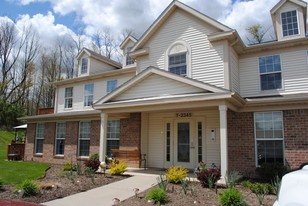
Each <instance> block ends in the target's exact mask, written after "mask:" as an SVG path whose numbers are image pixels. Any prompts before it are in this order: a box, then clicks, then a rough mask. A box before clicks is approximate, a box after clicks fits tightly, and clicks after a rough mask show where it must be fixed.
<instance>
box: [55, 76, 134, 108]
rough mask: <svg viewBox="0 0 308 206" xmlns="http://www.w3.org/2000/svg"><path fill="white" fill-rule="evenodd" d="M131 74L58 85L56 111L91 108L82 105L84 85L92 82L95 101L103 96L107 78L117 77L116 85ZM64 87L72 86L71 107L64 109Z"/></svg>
mask: <svg viewBox="0 0 308 206" xmlns="http://www.w3.org/2000/svg"><path fill="white" fill-rule="evenodd" d="M132 76H133V75H121V76H115V77H109V78H106V79H101V80H95V81H88V82H84V83H76V84H69V85H66V86H60V87H58V88H57V89H58V98H57V101H58V102H57V113H60V112H71V111H81V110H85V109H89V110H92V107H84V106H83V105H84V85H85V84H90V83H94V97H93V98H94V100H93V102H96V101H97V100H99V99H100V98H102V97H103V96H105V95H106V94H107V93H106V88H107V80H109V79H117V80H118V87H119V86H120V85H121V84H123V83H124V82H126V81H128V80H129V79H130V78H132ZM66 87H73V108H72V109H65V108H64V102H65V101H64V92H65V88H66Z"/></svg>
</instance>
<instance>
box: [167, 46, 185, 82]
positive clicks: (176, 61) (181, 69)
mask: <svg viewBox="0 0 308 206" xmlns="http://www.w3.org/2000/svg"><path fill="white" fill-rule="evenodd" d="M189 54H190V52H189V47H188V46H187V45H186V43H183V42H176V43H174V44H173V45H171V47H170V48H169V49H168V71H170V72H171V73H174V74H178V75H181V76H190V71H189V69H190V66H189V63H190V55H189Z"/></svg>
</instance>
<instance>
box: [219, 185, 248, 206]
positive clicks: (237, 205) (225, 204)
mask: <svg viewBox="0 0 308 206" xmlns="http://www.w3.org/2000/svg"><path fill="white" fill-rule="evenodd" d="M219 203H220V205H222V206H245V205H247V204H246V202H245V201H244V198H243V195H242V194H241V192H240V191H238V190H237V189H235V188H231V189H227V190H225V191H223V192H222V193H220V195H219Z"/></svg>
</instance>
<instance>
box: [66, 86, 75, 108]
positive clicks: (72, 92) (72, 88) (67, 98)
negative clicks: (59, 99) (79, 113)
mask: <svg viewBox="0 0 308 206" xmlns="http://www.w3.org/2000/svg"><path fill="white" fill-rule="evenodd" d="M67 89H71V90H72V91H71V96H67ZM73 96H74V87H66V88H65V90H64V109H73ZM69 100H71V104H72V105H71V107H68V101H69Z"/></svg>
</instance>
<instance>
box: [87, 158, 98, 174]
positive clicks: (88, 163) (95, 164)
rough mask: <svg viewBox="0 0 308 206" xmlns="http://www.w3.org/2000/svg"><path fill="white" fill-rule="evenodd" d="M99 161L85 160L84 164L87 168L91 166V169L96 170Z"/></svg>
mask: <svg viewBox="0 0 308 206" xmlns="http://www.w3.org/2000/svg"><path fill="white" fill-rule="evenodd" d="M100 163H101V162H100V161H99V160H90V159H89V160H86V161H84V165H85V166H86V167H88V168H91V169H92V170H94V171H96V170H98V168H99V165H100Z"/></svg>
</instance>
